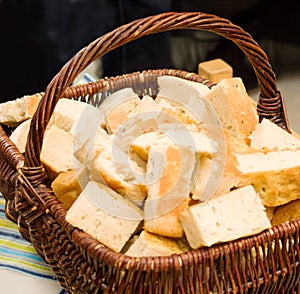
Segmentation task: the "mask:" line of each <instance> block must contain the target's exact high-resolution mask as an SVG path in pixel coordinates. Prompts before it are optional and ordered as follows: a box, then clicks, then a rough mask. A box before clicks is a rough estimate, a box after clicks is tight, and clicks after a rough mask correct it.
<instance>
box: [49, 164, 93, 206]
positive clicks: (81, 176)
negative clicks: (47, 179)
mask: <svg viewBox="0 0 300 294" xmlns="http://www.w3.org/2000/svg"><path fill="white" fill-rule="evenodd" d="M88 181H89V171H88V169H87V168H81V169H78V170H70V171H66V172H62V173H60V174H59V175H58V176H57V177H56V178H55V179H54V181H53V182H52V184H51V188H52V190H53V192H54V194H55V196H56V197H57V199H58V200H60V201H61V202H62V203H63V205H64V207H65V208H66V209H69V208H70V207H71V206H72V204H73V203H74V201H75V200H76V199H77V197H78V196H79V195H80V193H81V192H82V190H83V188H84V187H85V186H86V185H87V183H88Z"/></svg>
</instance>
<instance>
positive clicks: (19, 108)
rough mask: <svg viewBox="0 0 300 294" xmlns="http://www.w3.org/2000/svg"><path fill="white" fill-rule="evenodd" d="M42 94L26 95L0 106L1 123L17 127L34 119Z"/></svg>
mask: <svg viewBox="0 0 300 294" xmlns="http://www.w3.org/2000/svg"><path fill="white" fill-rule="evenodd" d="M41 98H42V94H35V95H26V96H24V97H22V98H18V99H16V100H13V101H8V102H5V103H1V104H0V123H2V124H5V125H9V126H13V127H15V126H17V125H18V124H19V123H21V122H23V121H24V120H27V119H29V118H32V116H33V114H34V113H35V111H36V109H37V107H38V104H39V103H40V100H41Z"/></svg>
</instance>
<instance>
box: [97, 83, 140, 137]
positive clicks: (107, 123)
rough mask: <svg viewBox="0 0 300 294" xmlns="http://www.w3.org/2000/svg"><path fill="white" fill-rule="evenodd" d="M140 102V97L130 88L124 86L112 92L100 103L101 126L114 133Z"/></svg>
mask: <svg viewBox="0 0 300 294" xmlns="http://www.w3.org/2000/svg"><path fill="white" fill-rule="evenodd" d="M139 103H140V98H139V97H138V96H137V95H136V94H135V93H134V92H133V90H132V89H131V88H124V89H121V90H119V91H116V92H114V93H113V94H111V95H110V96H109V97H107V98H106V99H105V100H104V101H103V103H101V105H100V111H101V113H102V114H103V118H104V119H103V121H102V122H101V126H102V127H103V128H105V129H106V130H107V131H108V133H109V134H114V133H115V132H116V131H117V129H118V128H119V127H120V126H121V125H122V124H123V123H124V122H126V121H127V120H128V118H129V117H128V115H129V113H130V112H131V111H132V110H133V109H134V108H135V107H136V106H137V105H138V104H139Z"/></svg>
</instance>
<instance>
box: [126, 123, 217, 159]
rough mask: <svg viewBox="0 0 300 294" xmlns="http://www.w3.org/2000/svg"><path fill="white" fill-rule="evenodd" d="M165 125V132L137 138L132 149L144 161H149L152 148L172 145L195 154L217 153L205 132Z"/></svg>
mask: <svg viewBox="0 0 300 294" xmlns="http://www.w3.org/2000/svg"><path fill="white" fill-rule="evenodd" d="M177 126H178V125H174V124H164V125H163V128H162V129H163V130H157V131H152V132H147V133H143V134H141V135H139V136H137V137H136V138H135V139H134V140H133V141H132V143H131V144H130V147H131V148H132V150H133V151H134V152H136V154H138V155H139V156H140V157H141V158H143V159H144V160H148V153H149V150H150V148H151V146H153V145H156V146H159V145H165V146H167V145H169V146H170V145H171V146H178V148H181V147H184V148H190V149H191V150H194V152H195V153H201V154H208V155H211V154H213V153H214V152H215V144H216V143H215V142H214V141H213V140H211V139H210V138H208V137H207V135H206V134H205V132H196V131H191V132H190V131H188V130H187V129H185V128H182V126H180V125H179V126H178V128H177Z"/></svg>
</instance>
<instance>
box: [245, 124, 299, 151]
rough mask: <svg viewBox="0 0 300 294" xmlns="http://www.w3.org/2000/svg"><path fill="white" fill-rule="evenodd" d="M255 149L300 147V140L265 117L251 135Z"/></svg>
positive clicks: (252, 145) (267, 149) (291, 148)
mask: <svg viewBox="0 0 300 294" xmlns="http://www.w3.org/2000/svg"><path fill="white" fill-rule="evenodd" d="M249 138H250V140H251V144H250V146H251V148H252V149H254V150H266V151H271V150H293V149H300V140H299V139H297V138H296V137H295V136H293V135H292V134H290V133H288V132H287V131H285V130H284V129H282V128H281V127H279V126H278V125H276V124H275V123H273V122H271V121H270V120H268V119H265V118H264V119H263V120H262V121H261V123H259V124H258V125H257V126H256V127H255V129H254V130H253V132H252V133H251V134H250V136H249Z"/></svg>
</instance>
